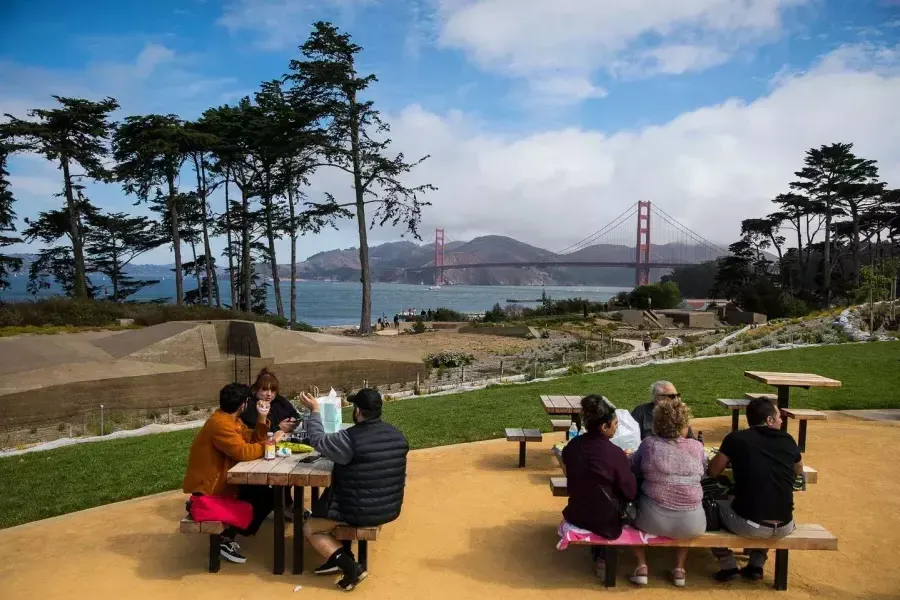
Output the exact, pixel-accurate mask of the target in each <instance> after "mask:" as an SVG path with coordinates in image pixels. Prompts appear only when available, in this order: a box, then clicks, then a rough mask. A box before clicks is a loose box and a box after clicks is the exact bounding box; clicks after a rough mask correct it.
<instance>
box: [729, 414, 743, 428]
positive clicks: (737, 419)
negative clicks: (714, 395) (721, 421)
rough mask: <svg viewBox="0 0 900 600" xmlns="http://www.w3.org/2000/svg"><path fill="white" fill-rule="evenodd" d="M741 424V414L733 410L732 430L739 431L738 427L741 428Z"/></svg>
mask: <svg viewBox="0 0 900 600" xmlns="http://www.w3.org/2000/svg"><path fill="white" fill-rule="evenodd" d="M740 423H741V413H740V412H738V411H736V410H733V411H731V430H732V431H737V430H738V427H740Z"/></svg>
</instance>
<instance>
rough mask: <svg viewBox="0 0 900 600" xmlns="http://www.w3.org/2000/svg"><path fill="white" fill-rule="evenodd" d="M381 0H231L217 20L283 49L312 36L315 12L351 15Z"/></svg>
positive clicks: (262, 44) (267, 47) (266, 46)
mask: <svg viewBox="0 0 900 600" xmlns="http://www.w3.org/2000/svg"><path fill="white" fill-rule="evenodd" d="M377 2H378V0H229V2H228V3H227V4H226V5H225V9H224V11H223V13H222V16H221V17H219V19H218V21H217V23H218V24H219V25H221V26H223V27H225V28H226V29H227V30H228V31H229V33H231V34H232V35H234V34H235V33H238V32H242V31H250V32H253V33H255V34H256V36H257V42H256V44H257V46H258V47H260V48H262V49H264V50H282V49H286V48H296V47H297V46H300V45H301V44H302V43H303V42H304V41H306V38H307V37H308V36H309V29H310V27H309V24H310V22H311V21H312V20H313V15H314V14H316V12H317V11H321V10H322V8H325V9H330V10H337V11H338V12H339V14H340V15H341V17H342V18H343V19H352V17H353V15H354V13H355V10H356V9H357V8H358V7H361V6H364V5H367V4H375V3H377Z"/></svg>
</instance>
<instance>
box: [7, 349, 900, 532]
mask: <svg viewBox="0 0 900 600" xmlns="http://www.w3.org/2000/svg"><path fill="white" fill-rule="evenodd" d="M745 370H762V371H793V372H807V373H816V374H818V375H824V376H827V377H833V378H835V379H839V380H840V381H842V382H843V387H842V388H840V389H812V390H809V391H804V390H795V391H793V392H792V403H791V404H792V405H793V406H798V407H809V408H819V409H850V408H853V409H863V408H888V407H890V408H900V344H897V343H878V344H852V345H851V344H844V345H840V346H827V347H821V348H806V349H798V350H786V351H779V352H766V353H761V354H756V355H751V356H735V357H726V358H715V359H710V360H702V361H694V362H685V363H679V364H672V365H658V366H652V367H643V368H636V369H624V370H620V371H613V372H610V373H601V374H597V375H581V376H577V377H566V378H563V379H559V380H555V381H549V382H543V383H534V384H528V385H507V386H499V387H494V388H490V389H485V390H480V391H476V392H469V393H465V394H456V395H452V396H439V397H435V398H411V399H408V400H402V401H398V402H392V403H390V404H388V405H386V406H385V410H384V413H385V419H386V420H388V421H390V422H391V423H394V424H395V425H397V426H398V427H400V428H401V429H402V430H403V431H404V433H405V434H406V436H407V437H408V438H409V441H410V445H411V446H412V447H413V448H426V447H430V446H440V445H446V444H456V443H461V442H470V441H476V440H483V439H490V438H497V437H502V435H503V429H504V427H509V426H517V427H523V426H526V427H537V428H540V429H543V430H544V431H548V430H549V419H548V417H547V415H546V414H545V413H544V411H543V409H542V407H541V405H540V403H539V402H538V399H537V397H538V395H539V394H573V395H582V394H587V393H592V392H593V393H600V394H604V395H606V396H607V397H608V398H610V400H612V401H613V402H614V403H615V404H616V405H617V406H619V407H620V408H632V407H633V406H635V405H636V404H640V403H642V402H645V401H646V400H647V396H648V393H649V386H650V384H651V383H652V382H653V381H655V380H657V379H669V380H671V381H673V382H674V383H675V384H676V385H677V386H678V388H679V389H680V390H681V391H682V393H683V394H684V399H685V401H686V402H687V403H688V404H689V405H690V406H691V407H692V408H693V411H694V415H695V416H697V417H706V416H715V415H724V414H725V412H724V411H723V410H722V409H720V408H719V407H718V405H717V404H716V403H715V401H716V398H740V397H742V396H743V394H744V392H749V391H767V387H766V386H764V385H762V384H757V383H755V382H752V381H750V380H748V379H746V378H745V377H744V376H743V372H744V371H745ZM768 391H770V389H769V390H768ZM345 418H346V417H345ZM194 434H195V431H193V430H188V431H179V432H175V433H166V434H158V435H150V436H144V437H139V438H131V439H123V440H109V441H105V442H98V443H90V444H82V445H78V446H70V447H67V448H60V449H57V450H50V451H46V452H35V453H32V454H25V455H22V456H16V457H9V458H3V459H0V481H2V482H3V485H4V490H3V493H2V494H0V527H10V526H13V525H17V524H20V523H26V522H29V521H34V520H37V519H42V518H46V517H51V516H54V515H59V514H64V513H68V512H72V511H76V510H81V509H84V508H89V507H92V506H99V505H101V504H107V503H110V502H116V501H118V500H125V499H128V498H134V497H138V496H144V495H148V494H153V493H156V492H162V491H166V490H172V489H177V488H178V487H179V486H180V485H181V478H182V476H183V475H184V468H185V464H186V460H187V453H188V449H189V448H190V444H191V441H192V440H193V437H194Z"/></svg>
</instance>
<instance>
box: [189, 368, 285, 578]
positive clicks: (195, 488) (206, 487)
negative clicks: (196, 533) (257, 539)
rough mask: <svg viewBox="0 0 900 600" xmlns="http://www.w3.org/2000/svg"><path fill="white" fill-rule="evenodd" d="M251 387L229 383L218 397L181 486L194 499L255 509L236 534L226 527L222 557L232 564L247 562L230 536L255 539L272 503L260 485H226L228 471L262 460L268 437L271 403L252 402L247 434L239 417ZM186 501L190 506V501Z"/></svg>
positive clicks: (277, 436) (268, 491)
mask: <svg viewBox="0 0 900 600" xmlns="http://www.w3.org/2000/svg"><path fill="white" fill-rule="evenodd" d="M250 398H251V394H250V388H249V387H248V386H246V385H241V384H239V383H230V384H228V385H226V386H225V387H223V388H222V390H221V391H220V392H219V409H218V410H217V411H216V412H214V413H213V414H212V415H210V417H209V419H207V420H206V423H204V424H203V427H201V428H200V432H199V433H197V437H196V438H194V443H193V444H192V445H191V453H190V455H189V456H188V465H187V471H186V472H185V474H184V481H183V482H182V484H181V487H182V489H183V490H184V493H186V494H191V495H192V496H201V495H208V496H227V497H230V498H238V499H240V500H243V501H245V502H248V503H249V504H250V505H251V506H253V520H252V521H251V522H250V525H249V527H247V529H244V530H239V529H237V528H236V527H229V528H227V529H226V530H225V531H224V532H223V533H222V544H221V547H220V553H221V555H222V556H223V557H225V558H226V559H227V560H230V561H231V562H236V563H245V562H247V558H246V557H245V556H244V555H243V554H241V547H240V546H239V545H238V543H237V542H236V541H234V536H235V535H236V534H241V535H255V534H256V532H257V531H258V530H259V527H260V525H262V522H263V521H264V520H265V519H266V517H267V516H268V515H269V513H270V512H272V508H273V506H274V504H275V497H274V495H273V491H272V488H270V487H268V486H264V485H242V486H234V485H229V484H228V483H227V481H226V479H227V475H228V470H229V469H230V468H231V467H233V466H234V465H235V464H237V463H239V462H242V461H248V460H256V459H258V458H262V457H263V454H265V441H266V434H268V433H269V420H268V418H267V417H268V414H269V403H268V402H264V401H262V400H260V401H258V402H257V403H256V412H257V414H258V419H257V421H256V428H255V429H252V430H251V429H250V428H248V427H247V426H246V425H244V423H243V422H242V421H241V418H240V415H241V413H243V412H244V409H245V408H246V406H247V403H248V402H249V401H250ZM283 436H284V432H283V431H276V432H275V436H274V437H275V442H276V443H277V442H279V441H281V438H282V437H283ZM188 502H190V501H188Z"/></svg>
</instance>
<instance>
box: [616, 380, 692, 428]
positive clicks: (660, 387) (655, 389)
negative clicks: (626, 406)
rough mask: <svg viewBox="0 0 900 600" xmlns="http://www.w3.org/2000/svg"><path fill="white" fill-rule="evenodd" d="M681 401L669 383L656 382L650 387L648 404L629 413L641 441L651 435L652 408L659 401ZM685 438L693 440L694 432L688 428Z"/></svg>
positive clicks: (639, 405) (636, 407)
mask: <svg viewBox="0 0 900 600" xmlns="http://www.w3.org/2000/svg"><path fill="white" fill-rule="evenodd" d="M664 399H669V400H681V394H680V393H679V392H678V390H676V389H675V386H674V385H673V384H672V382H670V381H657V382H655V383H654V384H653V385H651V386H650V402H647V403H646V404H638V405H637V406H635V407H634V410H632V411H631V416H632V417H633V418H634V420H635V421H637V423H638V425H639V426H640V428H641V439H644V438H645V437H647V436H648V435H650V434H652V433H653V407H654V406H656V403H657V402H658V401H660V400H664ZM687 437H689V438H691V439H694V432H693V431H692V430H691V428H690V426H688V434H687Z"/></svg>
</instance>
